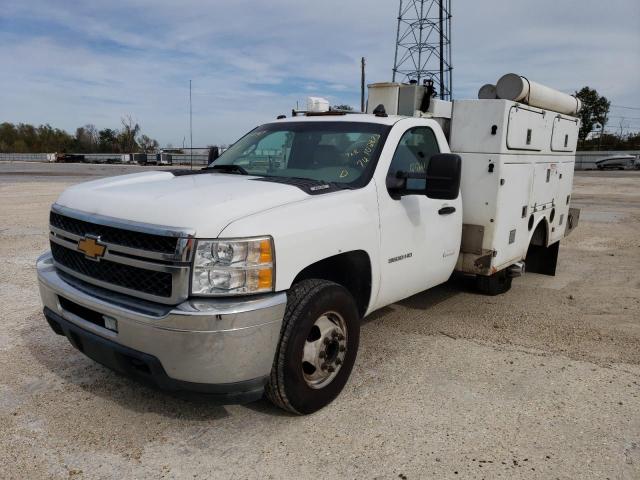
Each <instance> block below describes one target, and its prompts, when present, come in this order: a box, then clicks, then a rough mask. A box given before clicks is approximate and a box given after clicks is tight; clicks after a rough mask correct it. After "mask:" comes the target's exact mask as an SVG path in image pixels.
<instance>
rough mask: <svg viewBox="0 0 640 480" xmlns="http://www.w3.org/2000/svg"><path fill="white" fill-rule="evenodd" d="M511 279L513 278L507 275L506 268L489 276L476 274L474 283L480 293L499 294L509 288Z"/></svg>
mask: <svg viewBox="0 0 640 480" xmlns="http://www.w3.org/2000/svg"><path fill="white" fill-rule="evenodd" d="M511 280H513V279H512V278H511V277H510V276H509V275H507V270H506V269H505V270H501V271H499V272H496V273H494V274H493V275H489V276H483V275H478V276H477V277H476V285H477V287H478V290H479V291H480V293H483V294H485V295H500V294H501V293H505V292H508V291H509V290H510V289H511Z"/></svg>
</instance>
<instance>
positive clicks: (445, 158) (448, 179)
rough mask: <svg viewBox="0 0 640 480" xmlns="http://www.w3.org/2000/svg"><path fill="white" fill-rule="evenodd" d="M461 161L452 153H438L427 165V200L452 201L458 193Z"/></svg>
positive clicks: (458, 156)
mask: <svg viewBox="0 0 640 480" xmlns="http://www.w3.org/2000/svg"><path fill="white" fill-rule="evenodd" d="M461 172H462V159H461V158H460V155H456V154H454V153H438V154H436V155H433V156H432V157H431V158H430V159H429V164H428V165H427V189H426V192H425V193H426V195H427V197H429V198H436V199H440V200H454V199H456V198H458V194H459V193H460V175H461Z"/></svg>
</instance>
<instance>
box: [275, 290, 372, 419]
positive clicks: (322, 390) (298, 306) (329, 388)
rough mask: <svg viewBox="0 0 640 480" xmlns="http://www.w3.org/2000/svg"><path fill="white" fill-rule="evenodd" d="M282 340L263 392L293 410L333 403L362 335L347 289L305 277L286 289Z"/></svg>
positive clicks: (310, 410) (306, 410)
mask: <svg viewBox="0 0 640 480" xmlns="http://www.w3.org/2000/svg"><path fill="white" fill-rule="evenodd" d="M287 297H288V298H287V310H286V313H285V317H284V321H283V325H282V333H281V337H280V344H279V345H278V349H277V351H276V356H275V359H274V363H273V367H272V370H271V378H270V380H269V383H268V384H267V388H266V393H267V397H268V398H269V400H271V402H273V403H274V404H275V405H277V406H278V407H280V408H283V409H285V410H288V411H290V412H292V413H296V414H300V415H302V414H308V413H313V412H315V411H316V410H319V409H320V408H322V407H324V406H325V405H328V404H329V403H331V402H332V401H333V400H334V399H335V398H336V397H337V396H338V395H339V394H340V392H341V391H342V388H343V387H344V385H345V384H346V383H347V380H348V379H349V375H350V373H351V369H352V368H353V364H354V362H355V359H356V353H357V351H358V343H359V339H360V318H359V314H358V309H357V306H356V303H355V301H354V299H353V297H352V296H351V294H350V293H349V292H348V291H347V290H346V289H345V288H344V287H342V286H341V285H338V284H337V283H333V282H329V281H326V280H303V281H302V282H300V283H298V284H296V285H294V286H293V287H291V290H290V291H289V293H288V294H287Z"/></svg>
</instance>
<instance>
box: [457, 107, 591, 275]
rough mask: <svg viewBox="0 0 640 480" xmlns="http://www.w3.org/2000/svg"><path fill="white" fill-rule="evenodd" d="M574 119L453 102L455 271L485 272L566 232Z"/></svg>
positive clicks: (575, 128) (527, 109)
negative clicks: (459, 218)
mask: <svg viewBox="0 0 640 480" xmlns="http://www.w3.org/2000/svg"><path fill="white" fill-rule="evenodd" d="M578 128H579V120H578V119H577V118H574V117H571V116H568V115H563V114H559V113H556V112H552V111H549V110H543V109H540V108H536V107H531V106H528V105H522V104H519V103H517V102H513V101H510V100H462V101H454V102H453V114H452V118H451V134H450V146H451V151H452V152H454V153H457V154H459V155H460V156H461V157H462V180H461V191H462V205H463V225H464V226H463V232H462V247H461V252H460V255H459V258H458V263H457V265H456V269H457V270H458V271H461V272H464V273H473V274H479V275H491V274H493V273H495V272H497V271H500V270H503V269H505V268H507V267H509V266H510V265H513V264H514V263H515V262H518V261H520V260H523V259H525V258H526V256H527V251H528V248H529V245H530V244H531V242H532V237H533V235H534V232H535V231H536V229H537V228H538V227H539V226H540V229H541V230H542V231H543V233H544V234H543V235H541V238H542V240H540V239H536V240H535V242H542V243H544V245H541V246H542V247H548V246H550V245H552V244H554V243H556V242H558V241H559V240H560V239H561V238H562V237H563V236H564V233H565V229H566V225H567V218H568V216H569V202H570V195H571V187H572V184H573V169H574V164H575V149H576V144H577V138H578Z"/></svg>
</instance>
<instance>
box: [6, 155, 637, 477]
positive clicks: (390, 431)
mask: <svg viewBox="0 0 640 480" xmlns="http://www.w3.org/2000/svg"><path fill="white" fill-rule="evenodd" d="M137 168H139V167H118V166H103V167H99V166H90V167H87V166H72V165H53V166H48V165H33V164H31V165H29V164H18V163H16V164H0V264H1V265H2V268H1V269H0V305H1V309H2V317H1V322H2V323H1V325H2V329H1V330H0V367H1V370H0V472H1V473H0V477H2V478H85V477H86V478H105V477H119V478H141V477H153V478H159V477H164V478H225V479H227V478H278V479H280V478H316V477H317V478H389V479H392V478H396V479H397V478H409V479H416V478H456V479H458V478H544V479H549V478H566V479H575V478H601V479H605V478H610V479H638V478H640V273H639V272H638V270H639V268H640V174H639V173H638V172H584V173H578V174H577V176H576V180H575V193H574V196H573V204H574V206H578V207H581V208H582V209H583V210H582V218H581V221H580V226H579V228H578V230H577V231H576V232H575V233H574V234H572V236H570V237H569V238H567V239H566V240H564V241H563V242H562V247H561V249H560V264H559V266H558V272H559V273H558V275H557V276H556V277H544V276H539V275H535V274H527V275H526V276H525V277H523V278H519V279H516V280H514V286H513V288H512V290H511V291H510V292H508V293H507V294H505V295H502V296H499V297H482V296H479V295H477V294H475V293H473V292H472V291H470V290H469V289H468V288H467V287H466V285H465V284H464V283H459V282H458V283H455V282H454V283H451V284H447V285H444V286H441V287H438V288H435V289H433V290H431V291H428V292H425V293H422V294H419V295H416V296H414V297H412V298H410V299H408V300H405V301H403V302H401V303H399V304H396V305H393V306H391V307H387V308H385V309H383V310H381V311H379V312H376V313H374V314H373V315H372V316H370V317H369V318H367V319H366V320H365V323H364V325H363V330H362V338H361V351H360V353H359V357H358V360H357V363H356V367H355V369H354V372H353V375H352V378H351V380H350V382H349V384H348V385H347V387H346V389H345V391H344V392H343V394H342V395H341V396H340V397H339V399H338V400H337V401H336V402H334V404H332V405H331V406H330V407H328V408H326V409H324V410H322V411H320V412H319V413H317V414H315V415H312V416H309V417H304V418H299V417H292V416H288V415H286V414H284V413H281V412H280V411H278V410H276V409H275V408H273V407H271V406H270V405H269V404H268V403H266V402H264V401H262V402H257V403H254V404H250V405H246V406H240V405H235V406H215V405H211V404H210V403H209V402H208V401H207V399H206V397H202V396H188V397H176V396H169V395H166V394H163V393H160V392H156V391H154V390H151V389H148V388H146V387H142V386H140V385H138V384H136V383H133V382H131V381H129V380H127V379H125V378H122V377H119V376H117V375H115V374H114V373H112V372H111V371H109V370H107V369H105V368H103V367H101V366H99V365H97V364H95V363H94V362H92V361H91V360H89V359H87V358H86V357H84V356H83V355H82V354H80V353H79V352H77V351H76V350H74V349H73V347H71V345H70V344H69V343H68V342H67V341H66V339H64V338H63V337H59V336H56V335H54V334H53V332H52V331H51V330H50V329H49V327H48V326H47V325H46V323H45V321H44V318H43V316H42V314H41V307H40V303H39V297H38V291H37V286H36V278H35V268H34V264H35V259H36V257H37V255H38V254H39V253H40V252H42V251H44V250H45V249H46V248H47V215H48V208H49V205H50V204H51V202H52V201H54V200H55V198H56V196H57V195H58V193H59V192H60V191H61V190H62V189H63V188H64V187H66V186H67V185H70V184H72V183H75V182H78V181H81V180H83V179H85V178H90V177H95V176H100V175H111V174H115V173H122V172H124V171H130V170H135V169H137Z"/></svg>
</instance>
